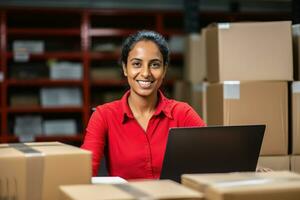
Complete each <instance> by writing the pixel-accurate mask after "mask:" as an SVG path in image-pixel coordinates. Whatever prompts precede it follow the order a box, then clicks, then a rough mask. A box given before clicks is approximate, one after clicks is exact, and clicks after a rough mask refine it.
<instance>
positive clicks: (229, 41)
mask: <svg viewBox="0 0 300 200" xmlns="http://www.w3.org/2000/svg"><path fill="white" fill-rule="evenodd" d="M206 42H207V43H206V44H207V76H208V81H209V82H222V81H227V80H240V81H245V80H247V81H248V80H255V81H256V80H293V57H292V56H293V55H292V54H293V53H292V33H291V22H290V21H281V22H280V21H279V22H246V23H219V24H213V25H211V26H208V28H207V32H206Z"/></svg>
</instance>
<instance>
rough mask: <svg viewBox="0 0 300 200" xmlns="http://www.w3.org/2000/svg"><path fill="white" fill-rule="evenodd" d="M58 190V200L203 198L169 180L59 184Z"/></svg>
mask: <svg viewBox="0 0 300 200" xmlns="http://www.w3.org/2000/svg"><path fill="white" fill-rule="evenodd" d="M60 191H61V196H60V200H75V199H76V200H106V199H107V200H129V199H130V200H131V199H168V200H172V199H195V200H196V199H199V200H200V199H203V195H202V194H201V193H200V192H197V191H194V190H191V189H189V188H187V187H185V186H182V185H180V184H178V183H176V182H173V181H170V180H152V181H150V180H149V181H135V182H129V183H128V184H127V183H124V184H114V185H107V184H103V185H77V186H61V187H60Z"/></svg>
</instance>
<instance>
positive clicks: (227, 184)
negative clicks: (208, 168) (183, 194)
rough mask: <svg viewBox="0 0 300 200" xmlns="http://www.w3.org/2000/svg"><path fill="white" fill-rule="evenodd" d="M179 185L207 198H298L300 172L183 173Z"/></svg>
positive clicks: (292, 199) (228, 199)
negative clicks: (196, 191) (201, 193)
mask: <svg viewBox="0 0 300 200" xmlns="http://www.w3.org/2000/svg"><path fill="white" fill-rule="evenodd" d="M182 184H183V185H185V186H188V187H190V188H192V189H195V190H198V191H200V192H203V194H204V198H205V199H206V200H233V199H234V200H250V199H251V200H253V199H255V200H279V199H284V200H297V199H299V197H300V175H299V174H296V173H291V172H287V171H281V172H268V173H254V172H253V173H250V172H248V173H247V172H245V173H224V174H185V175H183V176H182Z"/></svg>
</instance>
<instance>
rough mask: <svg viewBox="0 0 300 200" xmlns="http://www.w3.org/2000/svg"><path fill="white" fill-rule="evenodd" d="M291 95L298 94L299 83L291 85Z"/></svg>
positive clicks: (299, 90) (299, 91) (299, 89)
mask: <svg viewBox="0 0 300 200" xmlns="http://www.w3.org/2000/svg"><path fill="white" fill-rule="evenodd" d="M292 93H300V81H297V82H293V83H292Z"/></svg>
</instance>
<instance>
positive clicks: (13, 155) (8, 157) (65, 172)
mask: <svg viewBox="0 0 300 200" xmlns="http://www.w3.org/2000/svg"><path fill="white" fill-rule="evenodd" d="M91 175H92V169H91V153H90V152H89V151H86V150H82V149H80V148H77V147H74V146H70V145H65V144H62V143H59V142H41V143H15V144H0V183H1V190H0V197H2V199H18V200H54V199H58V195H59V188H58V186H59V185H66V184H89V183H90V182H91Z"/></svg>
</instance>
